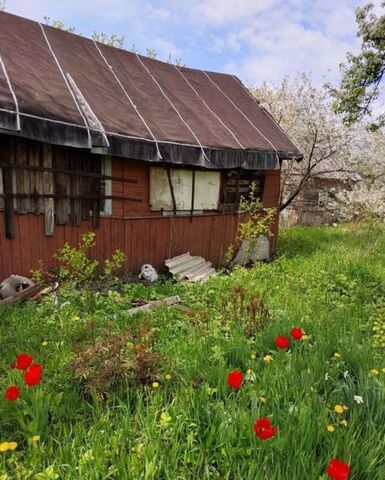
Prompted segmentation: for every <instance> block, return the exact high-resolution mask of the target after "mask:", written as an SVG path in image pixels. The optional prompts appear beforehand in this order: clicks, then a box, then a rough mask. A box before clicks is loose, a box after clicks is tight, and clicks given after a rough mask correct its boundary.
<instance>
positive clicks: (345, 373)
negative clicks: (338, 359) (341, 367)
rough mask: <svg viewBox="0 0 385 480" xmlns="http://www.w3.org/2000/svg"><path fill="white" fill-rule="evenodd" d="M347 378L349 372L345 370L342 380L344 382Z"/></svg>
mask: <svg viewBox="0 0 385 480" xmlns="http://www.w3.org/2000/svg"><path fill="white" fill-rule="evenodd" d="M348 376H349V372H348V371H347V370H346V372H344V379H345V380H346V379H347V378H348Z"/></svg>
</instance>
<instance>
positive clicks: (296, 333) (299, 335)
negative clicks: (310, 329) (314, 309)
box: [290, 327, 303, 340]
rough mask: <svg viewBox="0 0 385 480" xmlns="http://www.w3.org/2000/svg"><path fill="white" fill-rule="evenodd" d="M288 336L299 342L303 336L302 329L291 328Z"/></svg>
mask: <svg viewBox="0 0 385 480" xmlns="http://www.w3.org/2000/svg"><path fill="white" fill-rule="evenodd" d="M290 334H291V336H292V337H293V338H294V340H301V338H302V335H303V331H302V328H298V327H295V328H292V329H291V332H290Z"/></svg>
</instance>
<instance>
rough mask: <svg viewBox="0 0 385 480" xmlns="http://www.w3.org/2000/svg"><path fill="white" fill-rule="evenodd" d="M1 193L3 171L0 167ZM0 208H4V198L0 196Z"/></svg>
mask: <svg viewBox="0 0 385 480" xmlns="http://www.w3.org/2000/svg"><path fill="white" fill-rule="evenodd" d="M3 193H4V185H3V171H2V169H1V167H0V195H2V194H3ZM0 210H4V198H2V197H0ZM0 231H1V230H0Z"/></svg>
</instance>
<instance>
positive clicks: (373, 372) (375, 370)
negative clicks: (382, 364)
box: [370, 368, 380, 377]
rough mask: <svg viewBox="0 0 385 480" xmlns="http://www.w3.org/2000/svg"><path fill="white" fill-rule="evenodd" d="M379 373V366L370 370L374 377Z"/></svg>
mask: <svg viewBox="0 0 385 480" xmlns="http://www.w3.org/2000/svg"><path fill="white" fill-rule="evenodd" d="M379 373H380V372H379V371H378V370H377V368H372V369H371V370H370V375H371V376H372V377H375V376H377V375H378V374H379Z"/></svg>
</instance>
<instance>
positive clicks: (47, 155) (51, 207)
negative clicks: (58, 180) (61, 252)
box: [42, 144, 55, 236]
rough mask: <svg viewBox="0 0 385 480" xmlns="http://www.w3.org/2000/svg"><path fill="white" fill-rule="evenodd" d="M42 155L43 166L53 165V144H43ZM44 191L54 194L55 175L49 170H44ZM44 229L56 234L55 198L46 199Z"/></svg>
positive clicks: (47, 232)
mask: <svg viewBox="0 0 385 480" xmlns="http://www.w3.org/2000/svg"><path fill="white" fill-rule="evenodd" d="M42 156H43V167H45V168H50V167H52V150H51V145H48V144H44V145H43V150H42ZM43 193H44V194H53V175H52V173H50V172H49V171H44V172H43ZM44 231H45V234H46V235H47V236H52V235H54V234H55V201H54V199H53V198H45V199H44Z"/></svg>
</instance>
